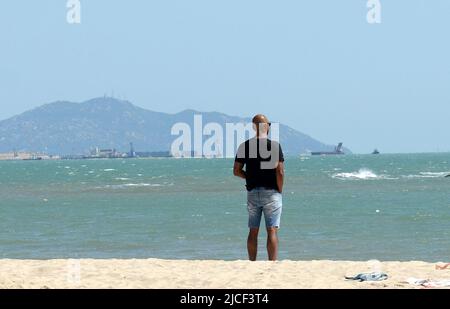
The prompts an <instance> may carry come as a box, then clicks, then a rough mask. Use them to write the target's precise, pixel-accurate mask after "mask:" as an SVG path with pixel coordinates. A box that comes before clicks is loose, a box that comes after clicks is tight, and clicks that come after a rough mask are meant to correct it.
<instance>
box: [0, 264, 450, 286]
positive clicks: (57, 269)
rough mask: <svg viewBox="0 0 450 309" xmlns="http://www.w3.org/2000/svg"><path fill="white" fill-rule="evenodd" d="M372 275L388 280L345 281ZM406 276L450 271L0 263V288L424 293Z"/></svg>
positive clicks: (427, 267)
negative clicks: (408, 290) (414, 290)
mask: <svg viewBox="0 0 450 309" xmlns="http://www.w3.org/2000/svg"><path fill="white" fill-rule="evenodd" d="M376 270H381V271H383V272H385V273H387V274H388V275H389V279H388V280H385V281H381V282H355V281H347V280H345V279H344V276H346V275H355V274H357V273H360V272H367V271H376ZM409 277H415V278H424V279H450V269H445V270H436V269H435V264H432V263H425V262H382V263H376V262H346V261H280V262H253V263H252V262H248V261H186V260H160V259H129V260H117V259H108V260H97V259H81V260H6V259H5V260H0V288H33V289H35V288H36V289H42V288H44V289H45V288H151V289H153V288H193V289H197V288H246V289H262V288H271V289H272V288H273V289H278V288H320V289H322V288H338V289H347V288H363V289H366V288H423V287H420V286H419V287H417V286H413V285H411V284H408V283H406V282H405V281H406V279H407V278H409Z"/></svg>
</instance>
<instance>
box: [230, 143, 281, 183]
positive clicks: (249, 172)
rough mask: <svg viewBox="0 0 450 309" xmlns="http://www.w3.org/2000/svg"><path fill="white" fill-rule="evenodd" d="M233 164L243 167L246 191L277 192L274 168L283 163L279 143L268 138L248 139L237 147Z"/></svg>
mask: <svg viewBox="0 0 450 309" xmlns="http://www.w3.org/2000/svg"><path fill="white" fill-rule="evenodd" d="M235 162H239V163H242V164H244V165H245V174H246V183H247V185H246V187H247V190H248V191H251V190H253V189H254V188H257V187H264V188H267V189H275V190H279V189H278V185H277V174H276V167H277V164H278V162H284V157H283V151H282V150H281V146H280V144H279V143H277V142H275V141H271V140H270V139H268V138H252V139H249V140H247V141H246V142H245V143H242V144H241V145H240V146H239V149H238V151H237V154H236V158H235Z"/></svg>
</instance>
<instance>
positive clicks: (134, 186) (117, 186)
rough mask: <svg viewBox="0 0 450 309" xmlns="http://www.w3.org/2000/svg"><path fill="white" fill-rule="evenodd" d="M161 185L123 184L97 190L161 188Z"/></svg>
mask: <svg viewBox="0 0 450 309" xmlns="http://www.w3.org/2000/svg"><path fill="white" fill-rule="evenodd" d="M161 186H162V185H161V184H159V183H125V184H122V185H106V186H104V187H100V188H99V189H124V188H130V187H133V188H142V187H161Z"/></svg>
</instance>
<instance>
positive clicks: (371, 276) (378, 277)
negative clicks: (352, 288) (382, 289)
mask: <svg viewBox="0 0 450 309" xmlns="http://www.w3.org/2000/svg"><path fill="white" fill-rule="evenodd" d="M387 278H388V275H387V274H385V273H380V272H376V273H363V274H358V275H356V276H354V277H347V276H346V277H345V279H347V280H357V281H359V282H363V281H382V280H386V279H387Z"/></svg>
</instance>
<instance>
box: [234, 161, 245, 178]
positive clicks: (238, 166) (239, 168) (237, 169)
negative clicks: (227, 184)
mask: <svg viewBox="0 0 450 309" xmlns="http://www.w3.org/2000/svg"><path fill="white" fill-rule="evenodd" d="M233 174H234V176H236V177H240V178H243V179H246V177H245V171H244V164H242V163H239V162H234V168H233Z"/></svg>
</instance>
